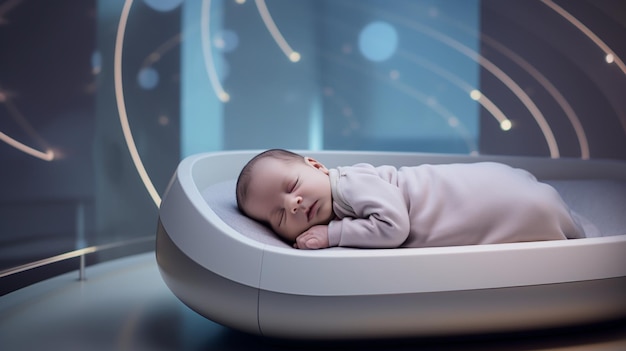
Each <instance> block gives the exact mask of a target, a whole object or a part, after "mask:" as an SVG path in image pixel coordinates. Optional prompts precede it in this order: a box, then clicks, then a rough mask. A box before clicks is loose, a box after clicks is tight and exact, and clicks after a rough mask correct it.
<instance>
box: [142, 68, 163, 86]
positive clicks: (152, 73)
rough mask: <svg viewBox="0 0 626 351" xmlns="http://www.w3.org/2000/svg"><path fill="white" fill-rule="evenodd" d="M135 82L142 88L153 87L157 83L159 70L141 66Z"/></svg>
mask: <svg viewBox="0 0 626 351" xmlns="http://www.w3.org/2000/svg"><path fill="white" fill-rule="evenodd" d="M137 82H138V83H139V86H140V87H142V88H143V89H146V90H151V89H154V88H155V87H156V86H157V85H158V84H159V72H157V71H156V70H155V69H154V68H152V67H145V68H142V69H141V70H140V71H139V74H138V75H137Z"/></svg>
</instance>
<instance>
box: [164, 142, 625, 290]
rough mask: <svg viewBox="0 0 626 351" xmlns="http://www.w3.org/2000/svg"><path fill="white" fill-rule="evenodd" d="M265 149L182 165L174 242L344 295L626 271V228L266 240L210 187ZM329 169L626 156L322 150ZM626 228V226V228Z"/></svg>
mask: <svg viewBox="0 0 626 351" xmlns="http://www.w3.org/2000/svg"><path fill="white" fill-rule="evenodd" d="M258 151H260V150H244V151H224V152H216V153H204V154H198V155H193V156H190V157H188V158H186V159H184V160H183V161H182V162H181V163H180V164H179V166H178V168H177V171H176V174H175V175H174V177H173V179H172V181H171V183H170V185H169V186H168V189H167V190H166V193H165V195H164V198H163V202H162V204H161V208H160V217H161V221H162V223H163V226H164V228H165V229H166V230H167V231H168V232H169V233H170V236H171V238H172V241H173V242H174V243H175V244H176V245H177V246H179V248H180V249H181V250H182V251H183V252H185V253H186V254H187V255H188V256H189V257H190V258H191V259H192V260H194V261H195V262H197V263H198V264H200V265H201V266H203V267H205V268H206V269H209V270H211V271H212V272H214V273H216V274H219V275H221V276H223V277H225V278H227V279H230V280H233V281H236V282H238V283H241V284H245V285H247V286H251V287H255V288H260V289H263V290H268V291H274V292H279V293H287V294H296V295H298V294H301V295H316V296H330V295H335V296H341V295H346V296H347V295H372V294H399V293H416V292H435V291H452V290H471V289H485V288H500V287H511V286H526V285H535V284H553V283H561V282H573V281H583V280H594V279H605V278H612V277H622V276H626V257H624V256H625V255H624V254H623V253H624V252H626V233H625V235H618V236H613V237H604V238H588V239H577V240H568V241H555V242H531V243H513V244H497V245H479V246H456V247H442V248H416V249H387V250H385V249H383V250H363V249H343V248H333V249H327V250H322V251H301V250H295V249H288V248H280V247H274V246H269V245H265V244H262V243H259V242H257V241H255V240H253V239H250V238H248V237H246V236H244V235H242V234H240V233H239V232H237V231H235V230H234V229H232V228H231V227H230V226H228V225H227V224H226V223H224V222H223V221H222V220H221V219H220V218H219V217H218V216H217V215H216V214H215V212H213V210H212V209H211V208H210V207H209V206H208V204H207V203H206V202H205V200H204V199H203V197H202V195H201V191H202V190H203V189H206V188H207V187H208V186H210V185H212V184H214V183H217V182H220V181H225V180H230V179H234V178H236V177H237V175H238V173H239V171H240V169H241V167H243V165H244V164H245V163H246V162H247V161H248V160H249V159H250V158H251V157H252V156H254V155H255V154H256V153H257V152H258ZM307 154H309V155H311V156H313V157H316V158H318V159H319V160H320V161H321V162H323V163H325V164H326V165H327V166H329V167H333V166H335V165H340V164H346V163H351V162H353V161H355V160H356V162H360V161H366V162H372V163H375V164H376V163H379V164H381V163H385V164H396V165H403V164H407V163H409V162H413V161H414V162H415V163H416V164H417V163H450V162H477V161H484V160H489V161H497V162H504V163H508V164H510V165H512V166H517V167H522V168H525V169H528V170H529V171H531V172H533V173H535V175H537V176H538V177H540V178H550V179H576V178H594V177H596V178H597V177H606V178H612V179H622V180H623V179H626V163H623V162H617V161H590V160H584V161H582V160H573V159H559V160H552V159H543V158H532V157H504V156H489V157H483V156H466V155H439V154H421V153H403V152H363V151H347V152H343V151H316V152H307ZM625 231H626V228H625Z"/></svg>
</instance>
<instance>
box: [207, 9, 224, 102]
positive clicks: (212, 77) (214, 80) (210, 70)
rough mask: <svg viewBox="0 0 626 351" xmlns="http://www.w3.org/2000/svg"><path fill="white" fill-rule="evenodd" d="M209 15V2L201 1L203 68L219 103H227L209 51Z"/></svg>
mask: <svg viewBox="0 0 626 351" xmlns="http://www.w3.org/2000/svg"><path fill="white" fill-rule="evenodd" d="M210 14H211V0H203V1H202V10H201V17H200V28H201V30H200V35H201V38H202V54H203V56H204V67H205V69H206V72H207V74H208V76H209V81H210V82H211V86H212V87H213V91H214V92H215V95H216V96H217V98H218V99H219V100H220V101H221V102H228V101H229V100H230V95H228V93H227V92H225V91H224V88H223V87H222V84H221V83H220V80H219V78H218V76H217V71H216V69H215V62H214V61H213V50H212V49H211V45H212V44H211V30H210V26H209V22H210Z"/></svg>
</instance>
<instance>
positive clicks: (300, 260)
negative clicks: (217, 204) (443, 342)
mask: <svg viewBox="0 0 626 351" xmlns="http://www.w3.org/2000/svg"><path fill="white" fill-rule="evenodd" d="M625 252H626V235H618V236H612V237H604V238H588V239H576V240H567V241H546V242H527V243H512V244H494V245H476V246H455V247H438V248H408V249H382V250H363V249H360V250H350V249H327V250H323V251H295V250H288V249H281V248H273V247H266V252H265V255H264V259H263V272H262V280H261V286H260V287H261V289H263V290H270V291H275V292H281V293H289V294H296V295H314V296H342V295H376V294H404V293H422V292H438V291H459V290H476V289H492V288H505V287H518V286H530V285H543V284H557V283H566V282H579V281H587V280H597V279H607V278H615V277H624V276H626V255H624V253H625Z"/></svg>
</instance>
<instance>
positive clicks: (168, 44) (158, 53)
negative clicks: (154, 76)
mask: <svg viewBox="0 0 626 351" xmlns="http://www.w3.org/2000/svg"><path fill="white" fill-rule="evenodd" d="M180 39H181V35H180V33H178V34H177V35H175V36H173V37H172V38H170V39H168V40H166V41H165V42H164V43H163V44H161V45H160V46H159V47H158V48H157V49H156V50H154V51H153V52H151V53H150V55H148V56H147V57H146V58H145V59H144V60H143V64H142V65H141V67H148V66H152V65H153V64H154V63H155V62H157V61H159V60H160V59H161V57H163V54H165V53H166V52H168V51H170V50H172V49H173V48H175V47H176V46H177V45H179V44H180Z"/></svg>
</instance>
